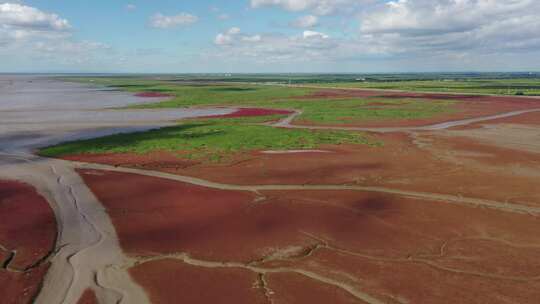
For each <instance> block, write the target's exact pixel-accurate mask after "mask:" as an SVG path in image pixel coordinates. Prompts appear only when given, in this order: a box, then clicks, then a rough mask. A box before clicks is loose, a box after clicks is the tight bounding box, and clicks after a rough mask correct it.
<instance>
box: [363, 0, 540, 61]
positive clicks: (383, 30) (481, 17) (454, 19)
mask: <svg viewBox="0 0 540 304" xmlns="http://www.w3.org/2000/svg"><path fill="white" fill-rule="evenodd" d="M539 11H540V1H535V0H507V1H499V0H396V1H390V2H388V3H386V4H383V5H381V6H379V7H378V8H376V9H375V10H369V11H365V12H364V13H363V16H362V18H361V25H360V30H361V33H362V34H363V36H362V37H364V38H367V39H368V40H377V41H379V42H380V43H386V44H387V45H389V46H390V45H392V46H393V47H394V48H395V49H396V51H398V52H399V51H401V52H409V53H411V52H430V53H433V52H438V53H452V52H456V53H463V52H504V51H508V50H511V49H513V50H517V49H521V50H524V49H532V48H534V47H538V46H540V44H539V40H540V15H539V14H538V12H539Z"/></svg>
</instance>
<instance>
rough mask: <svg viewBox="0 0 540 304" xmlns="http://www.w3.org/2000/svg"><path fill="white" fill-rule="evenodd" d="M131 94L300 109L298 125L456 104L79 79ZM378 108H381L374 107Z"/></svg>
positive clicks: (424, 112)
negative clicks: (328, 97)
mask: <svg viewBox="0 0 540 304" xmlns="http://www.w3.org/2000/svg"><path fill="white" fill-rule="evenodd" d="M83 80H84V81H87V82H88V81H91V82H93V83H98V84H102V85H109V86H113V87H116V88H120V89H123V90H127V91H130V92H161V93H168V94H171V95H172V96H174V97H173V98H172V99H171V100H168V101H164V102H159V103H150V104H149V103H145V104H140V105H135V106H132V107H130V108H136V109H151V108H181V107H193V106H236V107H238V106H249V107H261V108H272V109H288V110H300V111H302V115H301V116H300V117H298V118H297V120H298V121H301V122H305V123H314V124H352V123H361V122H366V121H373V120H383V119H384V120H391V119H393V120H395V119H418V118H429V117H433V116H435V115H440V114H446V113H449V112H452V111H453V108H452V105H453V104H455V101H442V100H432V101H429V102H426V101H425V100H417V99H384V98H348V99H335V98H332V99H327V98H319V99H299V97H300V96H305V95H308V94H310V93H313V92H315V91H317V89H304V88H290V87H283V86H269V85H245V84H220V85H216V84H185V83H175V82H170V81H154V80H141V79H107V78H98V79H80V81H83ZM377 105H379V106H377Z"/></svg>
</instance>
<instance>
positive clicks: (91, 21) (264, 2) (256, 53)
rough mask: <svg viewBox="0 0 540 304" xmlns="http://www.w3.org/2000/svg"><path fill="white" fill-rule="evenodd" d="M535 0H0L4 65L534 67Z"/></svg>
mask: <svg viewBox="0 0 540 304" xmlns="http://www.w3.org/2000/svg"><path fill="white" fill-rule="evenodd" d="M539 12H540V1H538V0H393V1H388V0H198V1H185V0H176V1H173V0H132V1H118V0H112V1H111V0H91V1H90V0H22V1H17V0H10V1H9V2H2V0H0V72H98V73H109V72H117V73H291V72H292V73H381V72H382V73H385V72H387V73H392V72H443V71H446V72H453V71H455V72H458V71H540V13H539Z"/></svg>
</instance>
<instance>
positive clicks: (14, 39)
mask: <svg viewBox="0 0 540 304" xmlns="http://www.w3.org/2000/svg"><path fill="white" fill-rule="evenodd" d="M71 30H72V26H71V24H70V23H69V21H68V20H66V19H64V18H61V17H60V16H58V15H57V14H54V13H49V12H44V11H42V10H39V9H38V8H35V7H31V6H27V5H23V4H20V3H3V4H0V52H2V54H4V55H5V54H9V55H10V56H19V57H20V56H22V57H24V58H27V59H28V58H48V59H51V60H52V59H56V60H64V59H65V58H66V57H73V58H78V59H77V60H79V61H80V60H83V59H85V58H90V57H92V56H93V54H94V52H96V51H99V50H108V49H110V48H109V46H107V45H104V44H101V43H97V42H92V41H77V40H76V39H74V38H73V33H72V31H71ZM63 58H64V59H63ZM64 61H65V60H64Z"/></svg>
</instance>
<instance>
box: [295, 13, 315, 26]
mask: <svg viewBox="0 0 540 304" xmlns="http://www.w3.org/2000/svg"><path fill="white" fill-rule="evenodd" d="M318 24H319V18H318V17H317V16H313V15H307V16H302V17H299V18H298V19H296V20H294V21H293V22H291V23H290V25H291V26H294V27H298V28H311V27H315V26H317V25H318Z"/></svg>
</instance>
